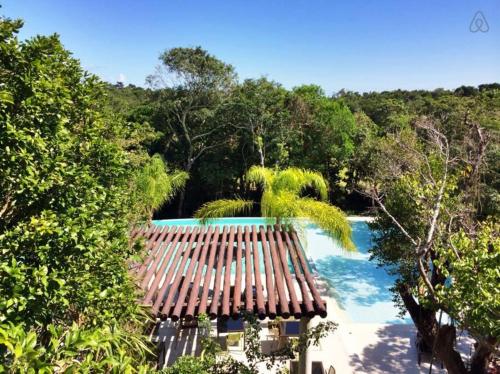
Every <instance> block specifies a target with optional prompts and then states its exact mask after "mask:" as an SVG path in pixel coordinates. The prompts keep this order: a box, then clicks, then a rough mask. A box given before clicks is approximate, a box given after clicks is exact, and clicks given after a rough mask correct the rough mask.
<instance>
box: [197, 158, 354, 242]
mask: <svg viewBox="0 0 500 374" xmlns="http://www.w3.org/2000/svg"><path fill="white" fill-rule="evenodd" d="M246 180H247V182H249V183H254V184H256V185H260V186H262V189H263V194H262V198H261V200H260V209H261V215H262V216H263V217H269V218H275V219H276V223H278V224H280V223H285V224H288V223H291V220H292V219H293V218H297V217H304V218H308V219H309V220H310V221H312V222H313V223H315V224H316V225H317V226H318V227H320V228H321V229H323V230H324V231H325V232H327V233H328V234H330V235H331V236H332V237H333V238H335V239H337V240H339V241H340V243H341V244H342V245H343V247H344V248H346V249H347V250H354V249H355V247H354V244H353V242H352V240H351V227H350V225H349V222H348V221H347V219H346V216H345V214H344V213H343V212H342V211H341V210H340V209H339V208H337V207H335V206H333V205H331V204H329V203H328V183H327V182H326V180H325V179H324V178H323V176H322V175H321V174H320V173H318V172H315V171H311V170H304V169H299V168H287V169H284V170H273V169H269V168H266V167H263V166H252V167H251V168H250V169H249V170H248V172H247V173H246ZM308 188H309V189H313V190H314V191H316V192H317V194H318V196H319V200H317V199H313V198H311V197H303V196H302V194H303V192H304V191H305V189H308ZM253 204H254V202H253V201H250V200H243V199H240V198H236V199H222V200H216V201H212V202H208V203H206V204H204V205H203V206H202V207H201V208H200V209H199V210H198V211H196V213H195V217H196V218H198V219H200V220H201V221H202V223H206V222H207V221H209V220H210V219H214V218H221V217H227V216H234V215H236V214H239V213H245V212H246V213H248V212H250V210H251V208H252V206H253Z"/></svg>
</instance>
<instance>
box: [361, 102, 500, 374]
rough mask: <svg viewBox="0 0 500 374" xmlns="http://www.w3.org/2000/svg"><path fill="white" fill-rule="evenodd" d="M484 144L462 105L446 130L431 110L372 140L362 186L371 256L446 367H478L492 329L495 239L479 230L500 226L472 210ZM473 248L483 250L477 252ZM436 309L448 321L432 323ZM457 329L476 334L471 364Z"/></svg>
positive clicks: (498, 252) (494, 343)
mask: <svg viewBox="0 0 500 374" xmlns="http://www.w3.org/2000/svg"><path fill="white" fill-rule="evenodd" d="M457 128H458V129H459V131H457ZM487 143H488V141H487V135H486V134H485V132H484V130H483V129H482V128H481V127H480V126H479V124H478V123H477V122H474V121H473V120H471V118H470V116H469V113H468V112H465V113H464V115H463V117H462V120H461V121H460V122H459V123H456V128H455V130H454V131H453V133H450V132H448V133H446V132H445V129H444V127H443V126H442V122H441V121H440V119H439V118H430V117H420V118H418V119H416V120H415V121H414V122H413V123H412V126H411V127H410V128H407V129H404V130H401V131H399V132H398V133H396V134H391V135H388V136H386V137H385V138H384V139H382V141H381V142H379V144H378V145H377V149H374V152H375V153H376V157H374V161H373V165H371V171H372V173H371V175H370V177H369V178H367V179H366V180H365V184H364V193H365V194H367V195H369V196H370V197H371V198H372V199H373V200H374V201H375V203H376V205H377V207H378V209H377V219H376V221H375V223H374V224H373V226H374V228H375V229H376V230H378V232H379V233H380V235H379V236H378V238H377V244H376V246H375V248H374V250H373V256H374V257H375V259H376V260H378V262H379V263H380V264H382V265H384V266H385V267H386V269H388V270H389V272H390V273H392V274H394V275H396V276H397V281H396V284H395V286H394V291H395V292H396V295H397V296H398V299H399V301H400V302H401V305H402V306H404V309H405V310H407V311H408V313H409V314H410V316H411V318H412V320H413V322H414V323H415V326H416V328H417V330H418V332H419V333H420V334H421V336H422V338H423V339H424V342H425V343H426V344H427V345H428V346H429V347H432V351H433V356H434V357H436V358H438V359H439V360H440V361H442V362H443V363H444V365H445V366H446V368H447V370H448V372H450V373H486V370H487V365H488V362H489V361H490V359H491V358H492V356H493V355H494V353H495V352H496V350H497V347H498V339H499V336H500V329H499V326H498V310H499V307H500V304H499V302H498V300H500V295H499V292H498V287H497V286H498V284H497V283H498V282H497V279H496V278H495V277H489V276H488V274H489V273H488V272H491V271H493V272H495V271H498V267H499V265H500V262H499V261H500V247H499V242H498V238H497V237H496V236H495V235H489V236H488V235H484V232H490V233H491V232H494V227H497V228H498V226H497V224H496V223H495V222H494V220H495V218H494V217H493V218H492V219H493V221H489V222H486V223H481V222H480V220H479V218H478V211H479V209H478V201H479V199H478V198H477V193H478V189H479V188H480V183H479V181H480V178H481V173H482V172H483V170H484V168H485V164H484V155H485V151H486V147H487ZM481 232H483V234H482V235H481V234H480V233H481ZM459 237H462V240H458V238H459ZM464 238H467V240H466V239H464ZM457 240H458V241H457ZM471 248H477V250H471ZM481 248H486V250H485V251H483V252H484V253H483V254H484V255H483V256H478V255H477V254H478V253H481V252H480V250H481ZM479 266H481V267H482V268H481V269H480V271H479V270H477V268H478V267H479ZM473 268H476V271H474V270H472V269H473ZM471 283H477V284H481V287H482V292H483V293H484V295H483V296H481V295H480V293H477V292H475V290H474V289H470V288H469V287H465V285H466V284H469V285H470V284H471ZM457 295H459V296H457ZM488 295H489V297H487V296H488ZM440 311H442V312H444V313H446V314H448V315H449V316H450V317H451V318H452V319H453V320H454V321H456V323H455V324H451V323H446V324H440V323H439V320H438V318H437V313H438V312H440ZM477 313H481V317H480V318H479V319H478V316H477V315H476V314H477ZM479 320H481V321H483V322H481V323H478V321H479ZM485 321H489V322H485ZM457 329H463V330H466V331H468V332H469V333H470V334H471V335H472V336H473V338H474V339H475V340H476V342H477V345H476V350H475V352H474V354H473V356H472V358H471V362H470V363H466V362H464V361H463V359H462V357H461V356H460V354H459V353H458V352H457V351H456V349H455V346H454V343H455V338H456V334H457Z"/></svg>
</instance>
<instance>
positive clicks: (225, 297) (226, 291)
mask: <svg viewBox="0 0 500 374" xmlns="http://www.w3.org/2000/svg"><path fill="white" fill-rule="evenodd" d="M234 231H235V230H234V226H231V227H230V229H229V240H228V242H227V255H226V267H225V269H224V288H223V290H222V317H224V318H227V317H229V297H230V293H231V265H232V263H233V251H234V236H235V232H234Z"/></svg>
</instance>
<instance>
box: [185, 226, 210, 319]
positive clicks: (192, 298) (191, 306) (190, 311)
mask: <svg viewBox="0 0 500 374" xmlns="http://www.w3.org/2000/svg"><path fill="white" fill-rule="evenodd" d="M212 231H213V230H212V226H210V227H209V228H208V230H207V234H206V235H205V240H204V243H203V249H202V251H201V257H200V261H199V262H198V267H197V268H196V275H195V277H194V280H193V286H192V289H191V295H189V300H188V305H187V310H186V315H185V316H186V318H187V319H192V318H193V317H194V310H195V306H197V300H198V297H199V295H200V282H201V276H202V274H203V268H204V267H205V261H206V259H207V255H208V249H209V247H210V240H211V239H212Z"/></svg>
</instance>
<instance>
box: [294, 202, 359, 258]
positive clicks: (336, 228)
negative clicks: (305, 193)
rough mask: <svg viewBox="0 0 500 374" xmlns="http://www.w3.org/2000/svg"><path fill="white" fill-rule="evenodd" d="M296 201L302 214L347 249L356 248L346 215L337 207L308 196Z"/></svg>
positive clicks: (352, 249)
mask: <svg viewBox="0 0 500 374" xmlns="http://www.w3.org/2000/svg"><path fill="white" fill-rule="evenodd" d="M296 203H297V204H298V205H299V206H300V209H301V213H302V215H303V216H305V217H307V218H309V219H310V220H311V221H312V222H314V223H315V224H316V225H317V226H318V227H320V228H321V229H323V230H324V231H325V232H326V233H328V234H329V235H331V236H332V237H333V238H334V239H336V240H338V241H339V242H340V244H341V245H342V246H343V247H344V248H345V249H346V250H347V251H355V250H356V246H355V245H354V243H353V242H352V239H351V238H352V231H351V226H350V225H349V222H348V221H347V217H346V215H345V214H344V212H342V211H341V210H340V209H339V208H337V207H334V206H332V205H330V204H328V203H325V202H323V201H317V200H314V199H310V198H301V199H298V200H297V202H296Z"/></svg>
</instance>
